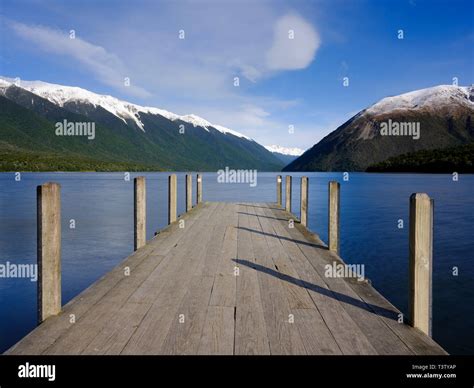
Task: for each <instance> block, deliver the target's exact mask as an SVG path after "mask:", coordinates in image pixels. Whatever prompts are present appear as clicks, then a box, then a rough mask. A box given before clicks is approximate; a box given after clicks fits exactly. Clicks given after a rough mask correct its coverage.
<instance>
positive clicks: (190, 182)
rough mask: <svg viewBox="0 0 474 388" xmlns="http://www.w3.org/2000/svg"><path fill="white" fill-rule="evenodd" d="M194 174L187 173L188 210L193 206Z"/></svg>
mask: <svg viewBox="0 0 474 388" xmlns="http://www.w3.org/2000/svg"><path fill="white" fill-rule="evenodd" d="M192 190H193V176H192V175H190V174H186V211H187V212H188V211H190V210H191V209H192V208H193V191H192Z"/></svg>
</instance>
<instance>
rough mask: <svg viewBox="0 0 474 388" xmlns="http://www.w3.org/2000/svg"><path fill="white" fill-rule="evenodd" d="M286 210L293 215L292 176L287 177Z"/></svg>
mask: <svg viewBox="0 0 474 388" xmlns="http://www.w3.org/2000/svg"><path fill="white" fill-rule="evenodd" d="M285 190H286V195H285V210H286V211H287V212H289V213H291V175H287V176H286V187H285Z"/></svg>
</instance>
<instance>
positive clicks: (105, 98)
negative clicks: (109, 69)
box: [0, 77, 251, 140]
mask: <svg viewBox="0 0 474 388" xmlns="http://www.w3.org/2000/svg"><path fill="white" fill-rule="evenodd" d="M13 83H15V80H13V79H10V78H7V77H0V92H2V89H3V90H5V89H6V88H8V87H10V86H11V85H12V84H13ZM17 85H18V86H19V87H21V88H23V89H25V90H28V91H29V92H31V93H34V94H36V95H38V96H40V97H42V98H45V99H47V100H49V101H50V102H52V103H53V104H56V105H59V106H61V107H62V106H64V104H66V103H68V102H71V101H79V102H86V103H89V104H92V105H93V106H94V107H96V106H100V107H102V108H103V109H105V110H107V111H108V112H110V113H112V114H113V115H114V116H116V117H118V118H119V119H121V120H123V121H124V122H125V123H127V120H132V121H134V122H135V124H136V125H137V126H138V127H139V128H140V129H141V130H142V131H144V132H145V128H144V125H143V123H142V121H141V120H140V113H148V114H156V115H160V116H163V117H165V118H167V119H168V120H171V121H176V120H181V121H184V122H187V123H190V124H192V125H193V126H194V127H201V128H203V129H205V130H206V131H208V132H209V127H212V128H215V129H216V130H218V131H219V132H221V133H224V134H231V135H234V136H237V137H240V138H244V139H247V140H251V139H250V138H249V137H247V136H245V135H243V134H241V133H239V132H237V131H233V130H231V129H229V128H225V127H223V126H221V125H215V124H212V123H210V122H209V121H207V120H205V119H203V118H202V117H199V116H197V115H195V114H188V115H182V116H180V115H177V114H175V113H172V112H169V111H167V110H164V109H160V108H155V107H146V106H140V105H136V104H133V103H130V102H127V101H122V100H119V99H118V98H115V97H112V96H109V95H102V94H97V93H93V92H90V91H88V90H86V89H82V88H79V87H75V86H63V85H58V84H52V83H48V82H43V81H23V80H21V81H19V82H18V83H17Z"/></svg>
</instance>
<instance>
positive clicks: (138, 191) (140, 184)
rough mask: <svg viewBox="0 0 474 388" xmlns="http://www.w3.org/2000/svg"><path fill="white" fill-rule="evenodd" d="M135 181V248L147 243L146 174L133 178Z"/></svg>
mask: <svg viewBox="0 0 474 388" xmlns="http://www.w3.org/2000/svg"><path fill="white" fill-rule="evenodd" d="M133 183H134V191H133V197H134V212H133V214H134V217H133V219H134V244H133V246H134V249H135V250H137V249H139V248H141V247H142V246H144V245H145V244H146V182H145V177H144V176H139V177H137V178H135V179H134V180H133Z"/></svg>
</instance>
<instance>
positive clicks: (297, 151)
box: [264, 145, 304, 156]
mask: <svg viewBox="0 0 474 388" xmlns="http://www.w3.org/2000/svg"><path fill="white" fill-rule="evenodd" d="M264 147H265V148H266V149H267V150H268V151H270V152H273V153H277V154H282V155H290V156H300V155H301V154H302V153H303V152H304V150H302V149H301V148H296V147H293V148H290V147H282V146H279V145H266V146H264Z"/></svg>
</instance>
